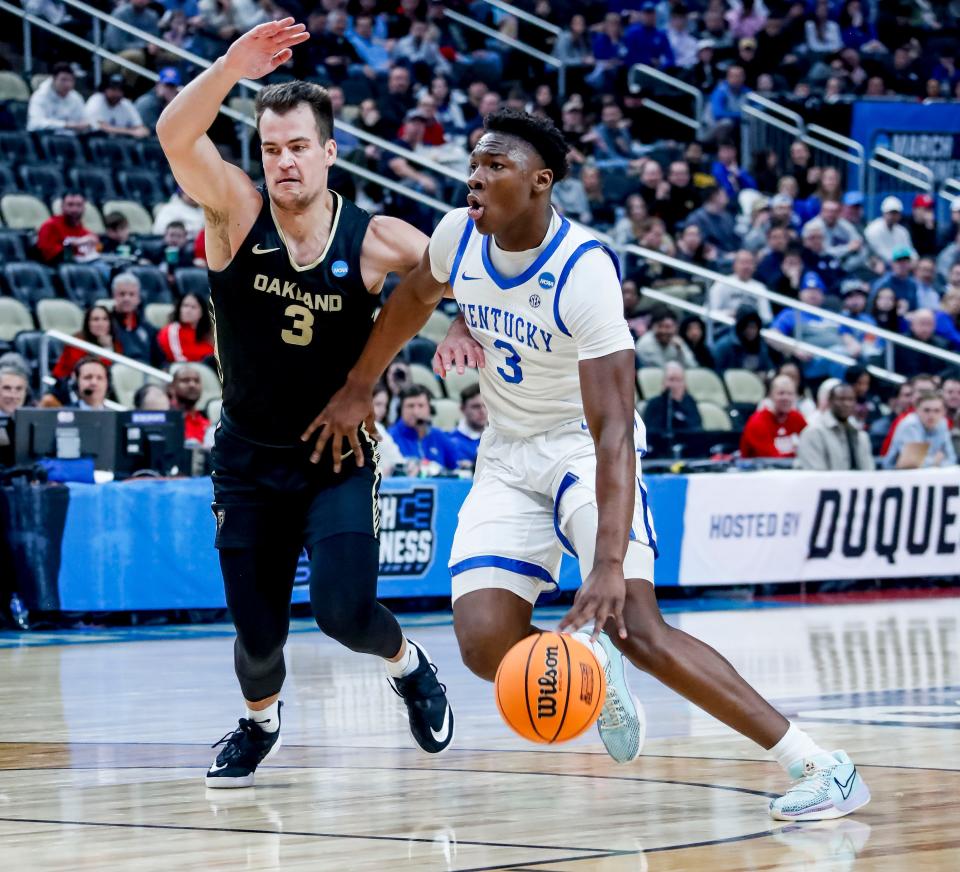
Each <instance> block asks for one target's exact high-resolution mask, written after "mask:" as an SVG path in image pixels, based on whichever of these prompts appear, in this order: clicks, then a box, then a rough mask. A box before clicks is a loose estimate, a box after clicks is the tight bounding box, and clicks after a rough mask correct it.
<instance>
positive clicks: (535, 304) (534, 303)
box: [529, 294, 540, 309]
mask: <svg viewBox="0 0 960 872" xmlns="http://www.w3.org/2000/svg"><path fill="white" fill-rule="evenodd" d="M529 303H530V306H531V308H533V309H539V308H540V295H539V294H531V295H530V300H529Z"/></svg>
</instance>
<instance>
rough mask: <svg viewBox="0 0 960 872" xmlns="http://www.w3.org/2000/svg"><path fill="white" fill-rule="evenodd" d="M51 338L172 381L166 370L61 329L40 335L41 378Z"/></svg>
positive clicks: (46, 369) (47, 369) (46, 367)
mask: <svg viewBox="0 0 960 872" xmlns="http://www.w3.org/2000/svg"><path fill="white" fill-rule="evenodd" d="M51 339H56V340H57V341H58V342H62V343H63V344H64V345H72V346H73V347H74V348H79V349H80V350H81V351H86V352H87V353H88V354H92V355H94V356H95V357H103V358H105V359H106V360H109V361H111V362H112V363H119V364H121V365H122V366H126V367H128V368H129V369H135V370H137V372H142V373H143V374H144V375H145V376H150V377H151V378H156V379H160V381H162V382H165V383H167V384H169V383H170V382H172V381H173V376H172V375H170V373H168V372H164V371H163V370H162V369H157V368H156V367H153V366H150V365H149V364H146V363H142V362H141V361H139V360H134V359H133V358H132V357H127V356H126V355H123V354H118V353H117V352H116V351H114V350H113V349H112V348H104V347H103V346H101V345H94V344H93V343H92V342H87V340H86V339H78V338H77V337H76V336H71V335H70V334H69V333H64V332H62V331H61V330H45V331H44V333H43V336H41V337H40V377H41V378H46V377H47V374H48V373H49V372H50V340H51Z"/></svg>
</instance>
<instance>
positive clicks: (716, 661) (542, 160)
mask: <svg viewBox="0 0 960 872" xmlns="http://www.w3.org/2000/svg"><path fill="white" fill-rule="evenodd" d="M485 130H486V133H485V134H484V136H483V137H482V138H481V139H480V140H479V142H478V143H477V146H476V147H475V149H474V151H473V153H472V155H471V158H470V178H469V179H468V182H467V184H468V187H469V193H468V196H467V203H468V208H466V209H456V210H454V211H452V212H451V213H449V214H448V215H447V216H446V217H445V218H444V219H443V220H442V221H441V222H440V224H439V226H438V227H437V229H436V231H435V232H434V235H433V237H432V239H431V242H430V246H429V248H428V251H427V252H425V253H424V256H423V259H422V261H421V263H420V265H419V266H418V267H417V268H415V269H414V270H413V271H412V272H411V273H409V274H408V275H407V277H406V278H405V279H404V280H403V281H402V282H401V284H400V285H399V286H398V288H397V289H396V291H395V292H394V293H393V295H392V296H391V297H390V299H389V300H388V302H387V303H386V305H385V306H384V308H383V311H382V312H381V314H380V316H379V318H378V319H377V322H376V325H375V326H374V329H373V332H372V333H371V336H370V340H369V341H368V343H367V346H366V349H365V350H364V353H363V355H362V356H361V358H360V360H359V361H358V363H357V365H356V366H355V367H354V369H353V370H352V371H351V374H350V375H349V376H348V379H347V383H346V386H345V387H344V388H343V389H341V391H340V392H339V393H338V394H336V395H335V396H334V397H333V398H332V399H331V401H330V403H329V404H328V406H327V408H326V409H325V410H324V412H322V413H321V415H320V416H319V417H318V418H317V419H316V420H315V421H314V424H313V425H311V427H310V428H309V429H308V431H307V432H306V433H305V434H304V438H305V439H306V438H309V437H310V436H311V435H312V434H313V433H315V432H316V431H317V430H319V431H320V436H319V438H318V441H317V448H316V451H315V453H314V457H315V458H319V454H320V453H321V452H322V450H323V448H324V446H325V445H326V443H327V441H328V440H329V439H333V441H334V446H335V448H334V452H333V456H334V463H335V465H336V464H337V458H340V457H341V451H340V450H338V449H342V446H343V440H344V439H347V440H349V441H350V442H351V446H352V448H353V451H354V454H355V455H356V458H357V462H361V461H362V453H361V452H360V450H359V445H357V444H355V440H356V438H357V437H356V425H357V423H358V422H359V421H360V420H362V419H363V418H365V417H368V416H369V414H370V409H371V401H370V397H371V394H372V389H373V385H374V384H375V382H376V380H377V378H378V377H379V375H380V373H381V372H382V371H383V370H384V369H385V368H386V366H387V365H388V364H389V362H390V361H391V360H392V359H393V358H394V356H395V355H396V354H397V352H398V351H399V350H400V349H401V348H402V347H403V345H404V343H405V342H406V341H407V340H409V339H410V338H411V337H413V336H414V335H416V333H417V331H418V330H419V328H420V327H421V326H422V325H423V324H425V323H426V321H427V319H428V317H429V316H430V313H431V312H432V311H433V309H434V307H435V306H436V304H437V302H438V301H439V300H440V298H441V297H442V296H443V295H444V294H446V295H448V296H450V295H452V296H454V297H455V298H456V300H457V303H458V304H459V306H460V310H461V313H462V314H461V317H460V318H458V319H457V321H456V322H455V323H454V325H453V326H452V327H451V331H450V333H449V334H448V337H447V339H446V340H445V341H444V342H443V343H441V346H440V348H439V349H438V358H437V360H436V361H435V366H436V367H437V368H438V369H439V370H440V371H441V372H445V371H447V370H449V369H450V368H451V367H453V366H456V367H457V368H458V369H461V368H462V367H463V366H465V365H472V364H473V363H477V364H481V369H480V389H481V393H482V395H483V397H484V400H485V402H486V405H487V408H488V410H489V416H490V426H489V427H488V429H487V431H485V433H484V435H483V438H482V439H481V443H480V451H479V457H478V462H477V473H476V477H475V479H474V484H473V488H472V489H471V492H470V495H469V496H468V497H467V500H466V501H465V503H464V505H463V508H462V509H461V511H460V517H459V524H458V528H457V533H456V536H455V538H454V543H453V548H452V553H451V558H450V570H451V575H452V586H453V591H452V595H453V616H454V628H455V630H456V634H457V640H458V642H459V644H460V650H461V654H462V656H463V659H464V662H465V663H466V665H467V666H468V667H469V668H470V669H471V670H472V671H474V672H475V673H476V674H478V675H480V676H481V677H483V678H486V679H487V680H493V678H494V675H495V673H496V669H497V666H498V664H499V663H500V660H501V659H502V657H503V655H504V654H506V652H507V651H508V650H509V649H510V648H511V647H512V646H513V645H514V644H515V643H516V642H518V641H520V640H521V639H523V638H525V637H526V636H528V635H529V634H531V633H534V632H537V630H536V629H535V628H534V627H533V626H531V618H532V614H533V604H534V602H535V600H536V598H537V595H538V594H539V592H540V591H541V590H543V589H545V588H549V587H553V586H554V585H555V579H556V577H557V572H558V569H559V565H560V559H561V550H566V551H568V552H569V553H570V554H572V555H575V556H576V557H577V558H578V559H579V562H580V568H581V573H582V576H583V578H584V582H583V585H582V586H581V588H580V589H579V591H578V592H577V595H576V598H575V600H574V604H573V607H572V608H571V610H570V611H569V612H568V614H567V615H566V616H565V617H564V619H563V621H562V622H561V625H560V629H561V630H563V629H565V628H569V629H576V628H578V627H581V626H583V625H591V626H592V638H587V641H588V642H590V641H592V640H595V639H597V638H598V636H599V640H600V644H595V645H594V651H595V652H596V653H597V654H598V658H600V660H601V662H602V663H603V664H604V668H605V669H606V670H607V676H608V679H610V680H609V682H608V699H607V702H606V704H605V706H604V709H603V714H602V717H601V722H600V730H601V737H602V738H603V740H604V744H605V745H606V746H607V749H608V751H609V752H610V753H611V756H613V757H614V759H617V760H619V761H623V762H626V761H629V760H632V759H634V758H635V757H636V756H637V755H638V754H639V752H640V743H641V742H642V735H640V733H642V724H641V723H640V722H641V715H640V712H638V710H637V708H636V707H635V705H634V701H633V699H632V696H631V694H630V692H629V689H628V688H627V686H626V682H625V681H624V679H623V670H622V658H621V657H620V653H619V652H622V653H623V655H625V656H626V657H627V658H628V659H629V660H630V662H632V663H633V664H634V665H635V666H637V667H638V668H640V669H642V670H644V671H646V672H649V673H650V674H651V675H654V676H655V677H657V678H658V679H660V680H661V681H662V682H663V683H664V684H666V685H668V686H669V687H671V688H672V689H673V690H675V691H676V692H677V693H680V694H681V695H683V696H684V697H686V698H687V699H689V700H690V701H691V702H693V703H695V704H696V705H698V706H700V707H701V708H702V709H704V710H705V711H707V712H709V713H710V714H712V715H713V716H714V717H716V718H718V719H719V720H721V721H723V722H724V723H725V724H727V725H729V726H730V727H732V728H733V729H735V730H737V731H739V732H740V733H742V734H743V735H745V736H747V737H748V738H750V739H752V740H753V741H754V742H756V743H757V744H759V745H761V746H762V747H763V748H766V749H769V750H770V752H771V754H772V755H773V756H774V757H775V758H776V760H777V762H779V763H780V764H781V766H783V768H784V769H785V770H786V771H787V772H788V773H789V774H790V775H791V776H792V777H793V778H794V779H795V780H794V784H793V785H792V786H791V788H790V789H789V790H788V791H787V793H786V794H785V795H784V796H782V797H779V798H777V799H774V800H773V801H772V802H771V804H770V812H771V814H772V815H773V816H774V817H775V818H778V819H784V820H819V819H823V818H834V817H840V816H842V815H845V814H848V813H850V812H851V811H854V810H855V809H857V808H859V807H861V806H863V805H865V804H866V803H867V802H868V801H869V798H870V793H869V790H868V789H867V786H866V785H865V784H864V782H863V780H862V779H861V778H860V775H859V773H858V772H857V770H856V768H855V767H854V765H853V764H852V762H851V761H850V759H849V757H847V755H846V754H845V753H844V752H842V751H835V752H828V751H825V750H823V749H822V748H820V747H819V746H818V745H817V744H816V743H815V742H814V741H813V740H812V739H811V738H810V737H809V736H808V735H807V734H806V733H804V732H803V731H802V730H800V729H799V728H798V727H797V726H795V725H793V724H791V723H790V722H789V721H787V720H786V719H785V718H784V717H783V716H782V715H781V714H780V713H779V712H777V711H776V710H775V709H774V708H773V707H772V706H771V705H770V704H769V703H767V702H766V701H765V700H764V699H763V698H762V697H761V696H760V695H759V694H758V693H757V692H756V691H755V690H754V689H753V688H752V687H750V685H749V684H747V683H746V682H745V681H744V680H743V678H741V677H740V676H739V675H738V674H737V672H736V671H735V670H734V668H733V667H732V666H731V664H730V663H729V662H728V661H727V660H725V659H724V658H723V657H722V656H721V655H720V654H718V653H717V652H716V651H714V650H713V649H712V648H710V647H708V646H707V645H705V644H703V643H702V642H700V641H698V640H697V639H695V638H693V637H692V636H689V635H688V634H686V633H684V632H682V631H681V630H677V629H674V628H673V627H670V626H668V625H667V624H666V623H665V622H664V621H663V618H662V617H661V615H660V610H659V607H658V605H657V600H656V596H655V595H654V590H653V584H652V581H653V566H654V558H655V556H656V538H655V534H654V532H653V524H652V520H651V516H650V511H649V508H648V506H647V501H646V494H645V491H644V489H643V485H642V483H641V480H640V474H639V469H638V467H639V462H638V458H639V456H640V455H641V454H642V452H643V448H644V439H645V434H644V429H643V425H642V424H641V423H640V422H639V420H638V419H637V417H636V413H635V411H634V406H633V402H634V352H633V343H632V341H631V338H630V333H629V330H628V328H627V325H626V323H625V321H624V319H623V312H622V303H621V294H620V283H619V277H618V264H617V262H616V257H615V256H614V255H613V254H612V253H611V252H609V251H608V250H607V249H606V248H605V247H604V246H603V245H602V244H601V243H600V242H599V241H598V240H596V239H595V238H594V237H592V236H591V235H590V234H589V233H588V232H586V231H585V230H583V229H581V228H578V227H574V226H573V225H571V224H570V223H569V222H568V221H566V220H565V219H563V218H561V217H560V216H559V215H557V213H556V211H555V210H554V209H553V207H552V206H551V203H550V195H551V190H552V187H553V185H554V183H555V182H557V181H559V180H560V179H561V178H563V176H564V175H565V174H566V171H567V164H566V152H567V146H566V144H565V142H564V140H563V137H562V135H561V134H560V133H559V131H557V129H556V128H555V127H554V126H553V125H552V124H551V123H550V122H549V121H545V120H541V119H537V118H534V117H532V116H530V115H526V114H524V113H516V112H511V111H502V112H497V113H494V114H492V115H490V116H488V118H487V119H486V123H485ZM348 453H349V452H348ZM602 629H603V630H606V633H604V634H602V635H600V631H601V630H602ZM607 634H609V635H607ZM617 649H619V651H617Z"/></svg>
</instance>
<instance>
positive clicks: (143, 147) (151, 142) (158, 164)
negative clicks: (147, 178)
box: [139, 139, 170, 172]
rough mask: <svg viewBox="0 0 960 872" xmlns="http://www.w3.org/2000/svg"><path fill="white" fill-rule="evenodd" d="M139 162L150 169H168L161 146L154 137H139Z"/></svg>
mask: <svg viewBox="0 0 960 872" xmlns="http://www.w3.org/2000/svg"><path fill="white" fill-rule="evenodd" d="M139 150H140V162H141V163H142V164H143V165H144V166H145V167H147V168H148V169H152V170H159V171H160V172H166V171H167V170H169V169H170V164H169V162H168V161H167V156H166V155H165V154H164V153H163V147H162V146H161V145H160V143H159V142H158V141H157V140H156V139H141V140H140V143H139Z"/></svg>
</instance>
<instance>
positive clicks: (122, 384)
mask: <svg viewBox="0 0 960 872" xmlns="http://www.w3.org/2000/svg"><path fill="white" fill-rule="evenodd" d="M148 381H149V382H151V383H153V384H159V385H162V384H163V382H161V381H160V380H159V379H154V378H150V377H149V376H147V375H144V373H142V372H140V370H138V369H134V368H133V367H130V366H124V365H123V364H122V363H115V364H114V365H113V366H111V367H110V384H111V385H112V386H113V393H114V396H115V397H116V398H117V402H118V403H120V404H121V405H124V406H131V407H132V406H133V395H134V394H135V393H136V392H137V391H138V390H139V389H140V388H141V386H142V385H144V384H145V383H146V382H148Z"/></svg>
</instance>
